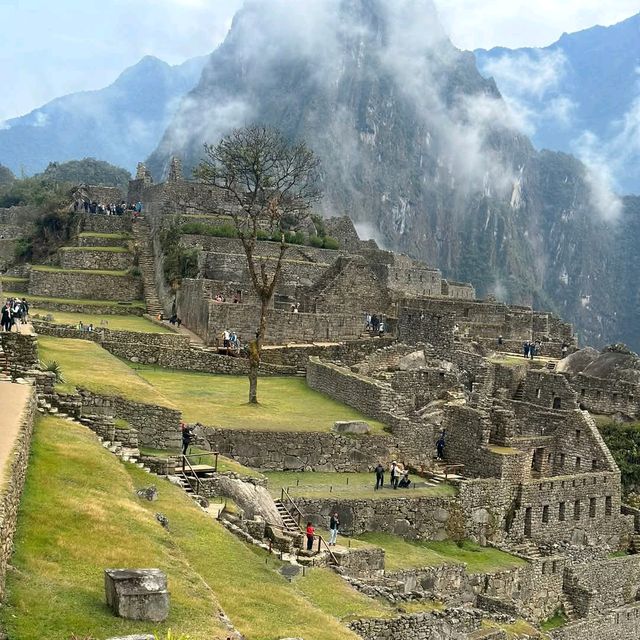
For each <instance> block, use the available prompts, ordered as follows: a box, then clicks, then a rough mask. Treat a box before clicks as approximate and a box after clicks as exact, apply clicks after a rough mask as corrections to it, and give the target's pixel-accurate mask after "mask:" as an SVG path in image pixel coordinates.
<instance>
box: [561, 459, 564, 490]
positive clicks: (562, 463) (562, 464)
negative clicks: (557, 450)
mask: <svg viewBox="0 0 640 640" xmlns="http://www.w3.org/2000/svg"><path fill="white" fill-rule="evenodd" d="M560 466H561V467H564V453H561V454H560ZM562 486H563V488H564V480H563V481H562Z"/></svg>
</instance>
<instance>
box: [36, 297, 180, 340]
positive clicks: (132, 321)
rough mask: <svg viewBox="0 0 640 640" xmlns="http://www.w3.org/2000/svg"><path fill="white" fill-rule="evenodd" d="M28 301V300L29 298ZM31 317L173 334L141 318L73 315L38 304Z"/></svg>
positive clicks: (59, 322)
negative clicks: (44, 307)
mask: <svg viewBox="0 0 640 640" xmlns="http://www.w3.org/2000/svg"><path fill="white" fill-rule="evenodd" d="M27 299H28V298H27ZM29 313H30V314H31V317H34V316H36V315H40V316H42V317H44V316H48V315H51V316H53V320H52V322H54V323H55V324H70V325H77V324H78V322H80V321H82V323H83V324H84V325H88V324H91V323H92V324H93V326H94V327H96V328H100V327H101V325H100V323H101V322H106V323H107V324H106V325H105V326H106V327H107V328H108V329H115V330H118V331H138V332H140V333H173V332H172V331H170V330H169V329H167V328H166V327H161V326H160V325H157V324H155V323H153V322H151V321H149V320H147V319H146V318H143V317H141V316H114V315H99V314H93V313H72V312H67V311H47V310H46V309H40V308H38V306H37V303H35V304H34V306H33V307H31V309H30V310H29Z"/></svg>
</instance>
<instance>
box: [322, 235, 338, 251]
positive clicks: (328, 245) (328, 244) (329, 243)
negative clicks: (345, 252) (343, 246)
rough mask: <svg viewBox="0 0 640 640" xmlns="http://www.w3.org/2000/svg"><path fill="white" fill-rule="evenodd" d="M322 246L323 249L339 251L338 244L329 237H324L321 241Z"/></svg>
mask: <svg viewBox="0 0 640 640" xmlns="http://www.w3.org/2000/svg"><path fill="white" fill-rule="evenodd" d="M323 245H324V248H325V249H339V248H340V243H339V242H338V241H337V240H336V239H335V238H331V237H329V236H326V237H325V238H324V241H323Z"/></svg>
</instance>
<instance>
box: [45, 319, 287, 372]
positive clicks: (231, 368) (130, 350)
mask: <svg viewBox="0 0 640 640" xmlns="http://www.w3.org/2000/svg"><path fill="white" fill-rule="evenodd" d="M33 326H34V328H35V330H36V331H37V333H38V334H40V335H46V336H55V337H57V338H74V339H76V340H88V341H90V342H96V343H97V344H99V345H100V346H102V348H103V349H106V350H107V351H108V352H109V353H111V354H113V355H114V356H116V357H118V358H122V359H124V360H129V361H130V362H135V363H140V364H151V365H156V366H158V367H166V368H168V369H181V370H184V371H197V372H200V373H212V374H227V375H246V374H248V372H249V361H248V360H247V359H246V358H236V357H230V356H226V355H221V354H219V353H218V352H217V350H214V349H207V348H204V347H199V346H195V345H192V344H191V343H190V341H189V338H188V337H187V336H184V335H181V334H173V333H140V332H135V331H113V330H110V329H106V328H96V330H95V331H80V330H78V329H76V328H75V327H72V326H68V325H56V324H51V323H49V322H43V321H40V320H34V321H33ZM296 372H297V371H296V369H295V368H293V367H286V366H280V365H275V364H269V363H262V364H261V365H260V375H266V376H292V375H296Z"/></svg>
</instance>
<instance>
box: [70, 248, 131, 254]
mask: <svg viewBox="0 0 640 640" xmlns="http://www.w3.org/2000/svg"><path fill="white" fill-rule="evenodd" d="M60 250H61V251H104V252H105V253H129V249H127V248H125V247H61V249H60Z"/></svg>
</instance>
